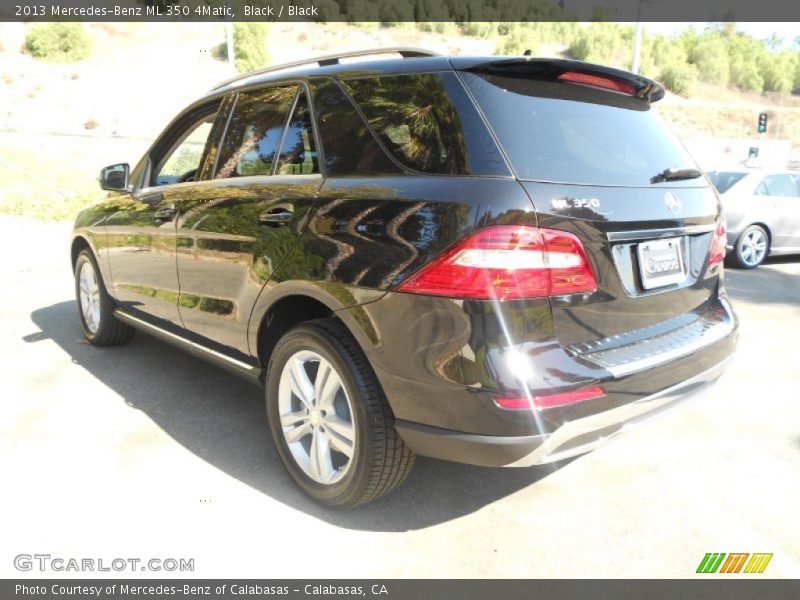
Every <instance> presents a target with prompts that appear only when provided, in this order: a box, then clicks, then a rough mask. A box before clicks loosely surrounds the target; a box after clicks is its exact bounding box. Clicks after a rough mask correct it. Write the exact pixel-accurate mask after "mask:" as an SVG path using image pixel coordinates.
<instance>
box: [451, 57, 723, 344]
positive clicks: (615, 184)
mask: <svg viewBox="0 0 800 600" xmlns="http://www.w3.org/2000/svg"><path fill="white" fill-rule="evenodd" d="M453 66H454V68H456V70H458V71H459V72H460V76H461V78H462V80H463V82H464V84H465V86H466V87H467V89H468V90H469V91H470V93H471V94H472V95H473V97H474V98H475V100H476V102H477V104H478V105H479V107H480V108H481V110H482V111H483V114H484V115H485V117H486V120H487V122H488V124H489V125H490V127H491V128H492V130H493V131H494V133H495V135H496V136H497V139H498V141H499V143H500V145H501V147H502V148H503V150H504V152H505V153H506V155H507V157H508V159H509V162H510V164H511V166H512V167H513V169H514V172H515V174H516V176H517V177H518V179H519V180H520V182H521V184H522V185H523V187H524V188H525V190H526V192H527V193H528V195H529V196H530V198H531V200H532V202H533V204H534V206H535V208H536V212H537V214H538V218H539V226H540V227H546V228H551V229H561V230H566V231H569V232H571V233H573V234H575V235H577V236H578V237H579V239H580V240H581V241H582V243H583V245H584V247H585V250H586V253H587V255H588V257H589V260H590V262H591V263H592V267H593V269H594V273H595V277H596V279H597V285H598V291H597V292H596V293H594V294H586V295H581V294H573V295H570V296H563V297H553V298H552V299H551V303H552V307H553V318H554V322H555V332H556V335H557V337H558V339H559V342H560V343H561V344H562V345H563V346H567V347H571V348H573V349H575V350H576V352H579V353H580V352H583V351H590V350H592V349H603V348H606V347H611V346H613V345H614V344H615V343H617V342H615V340H619V343H636V342H637V341H641V340H642V339H645V337H646V336H654V335H663V334H664V333H667V332H669V331H672V330H677V329H679V328H681V327H685V326H686V325H687V324H689V323H691V322H692V321H695V320H697V319H698V318H703V316H704V315H707V314H708V313H709V311H711V312H714V311H718V308H719V304H718V299H717V295H718V285H719V279H720V274H721V269H722V265H721V264H720V261H719V260H717V259H718V258H719V257H717V258H716V259H715V260H714V261H712V262H714V264H713V265H709V262H710V261H709V254H710V251H711V249H712V247H713V244H712V242H713V241H714V238H715V235H718V233H719V232H718V230H717V227H718V222H719V215H720V205H719V200H718V197H717V195H716V193H715V192H714V189H713V188H712V187H711V186H710V185H709V183H708V181H707V179H706V178H705V177H704V176H703V175H701V174H700V172H699V171H697V166H696V164H695V163H694V161H693V160H692V158H691V157H690V156H689V155H688V153H687V152H686V151H685V149H684V148H683V146H682V145H681V144H680V142H679V141H678V140H677V139H676V138H675V136H674V135H673V134H672V133H671V132H670V131H669V129H668V128H667V127H666V126H665V125H664V124H663V123H662V121H661V120H660V119H659V117H658V116H657V115H656V114H655V112H654V110H653V108H652V102H654V101H655V100H658V99H659V98H661V97H662V96H663V94H664V91H663V88H661V87H660V86H659V85H658V84H656V83H654V82H652V81H650V80H648V79H646V78H643V77H639V76H635V75H632V74H630V73H626V72H624V71H618V70H615V69H609V68H605V67H598V66H596V65H588V64H586V63H580V62H576V61H562V60H542V59H527V60H526V59H503V60H497V61H491V62H485V61H484V62H480V61H475V60H470V59H461V60H459V59H453Z"/></svg>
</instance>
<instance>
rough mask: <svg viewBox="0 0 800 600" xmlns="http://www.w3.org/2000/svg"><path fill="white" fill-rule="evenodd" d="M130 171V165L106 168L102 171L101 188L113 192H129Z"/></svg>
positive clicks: (120, 164) (121, 164)
mask: <svg viewBox="0 0 800 600" xmlns="http://www.w3.org/2000/svg"><path fill="white" fill-rule="evenodd" d="M130 169H131V168H130V165H128V163H119V164H117V165H111V166H110V167H106V168H105V169H103V170H102V171H100V187H101V188H103V189H104V190H109V191H111V192H127V191H128V175H129V173H130Z"/></svg>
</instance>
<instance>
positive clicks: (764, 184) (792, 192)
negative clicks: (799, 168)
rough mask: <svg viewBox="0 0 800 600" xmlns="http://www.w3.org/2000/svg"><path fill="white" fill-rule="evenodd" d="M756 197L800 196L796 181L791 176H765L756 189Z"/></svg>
mask: <svg viewBox="0 0 800 600" xmlns="http://www.w3.org/2000/svg"><path fill="white" fill-rule="evenodd" d="M756 195H757V196H781V197H793V196H800V192H798V186H797V181H796V180H795V179H794V178H793V177H792V176H791V175H783V174H778V175H767V176H766V177H764V179H762V180H761V183H759V184H758V187H757V188H756Z"/></svg>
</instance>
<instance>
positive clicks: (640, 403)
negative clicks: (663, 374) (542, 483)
mask: <svg viewBox="0 0 800 600" xmlns="http://www.w3.org/2000/svg"><path fill="white" fill-rule="evenodd" d="M731 360H732V357H728V358H726V359H725V360H723V361H722V362H720V363H718V364H716V365H715V366H713V367H711V368H710V369H708V370H706V371H703V372H702V373H700V374H698V375H695V376H694V377H692V378H691V379H688V380H686V381H682V382H681V383H678V384H675V385H673V386H671V387H668V388H666V389H664V390H661V391H660V392H656V393H655V394H653V395H651V396H646V397H644V398H640V399H639V400H636V401H635V402H631V403H630V404H624V405H622V406H618V407H617V408H612V409H611V410H607V411H605V412H601V413H597V414H594V415H590V416H588V417H583V418H582V419H576V420H575V421H569V422H567V423H564V424H563V425H562V426H561V427H559V428H558V429H556V430H555V431H554V432H553V433H552V434H550V436H549V437H548V438H547V439H546V440H545V442H544V443H543V444H542V445H541V446H539V447H538V448H536V450H534V451H533V452H531V453H530V454H528V455H527V456H524V457H522V458H521V459H519V460H518V461H516V462H513V463H511V464H509V465H506V466H508V467H530V466H533V465H543V464H546V463H551V462H556V461H559V460H564V459H565V458H570V457H573V456H578V455H580V454H585V453H587V452H589V451H591V450H594V449H595V448H597V447H598V446H601V445H603V444H604V443H605V442H607V441H608V440H610V439H611V438H613V437H616V436H617V435H619V434H621V433H623V432H625V431H626V430H628V429H630V428H631V427H633V426H635V425H638V424H640V423H643V422H645V421H647V420H649V419H650V418H651V417H654V416H655V415H656V414H658V413H660V412H662V411H663V410H667V409H668V408H672V407H673V406H675V405H677V404H680V403H681V402H683V401H686V400H689V399H691V398H694V397H696V396H699V395H700V394H702V393H704V392H705V391H707V390H708V388H709V387H711V385H712V384H713V383H714V382H716V380H717V379H719V377H720V376H721V375H722V373H723V372H724V371H725V369H726V367H727V366H728V364H729V363H730V361H731ZM617 424H623V425H622V426H621V427H620V428H619V429H618V430H616V431H613V432H612V433H610V434H609V435H608V436H606V437H597V438H595V439H593V440H591V441H589V442H587V443H585V444H581V445H579V446H573V447H571V448H567V449H565V450H561V451H559V448H561V447H562V446H564V445H565V444H568V443H569V442H570V440H574V439H575V438H578V437H580V436H583V435H587V434H591V433H592V432H595V431H602V430H603V429H605V428H607V427H613V426H614V425H617Z"/></svg>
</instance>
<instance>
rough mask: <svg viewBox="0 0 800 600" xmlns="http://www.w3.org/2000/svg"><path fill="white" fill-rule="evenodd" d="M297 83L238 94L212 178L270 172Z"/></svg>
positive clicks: (270, 173) (269, 173)
mask: <svg viewBox="0 0 800 600" xmlns="http://www.w3.org/2000/svg"><path fill="white" fill-rule="evenodd" d="M296 95H297V86H287V87H276V88H269V89H266V90H258V91H254V92H242V93H240V94H239V97H238V99H237V100H236V104H235V105H234V107H233V114H232V115H231V118H230V121H229V122H228V128H227V131H226V133H225V139H224V140H223V142H222V146H221V148H220V151H219V159H218V161H217V170H216V174H215V177H217V178H218V179H225V178H228V177H246V176H250V175H272V170H273V166H274V163H275V158H276V154H277V151H278V144H279V143H280V141H281V134H282V133H283V129H284V126H285V125H286V121H287V119H288V118H289V111H290V110H291V109H292V105H293V104H294V99H295V96H296Z"/></svg>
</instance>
